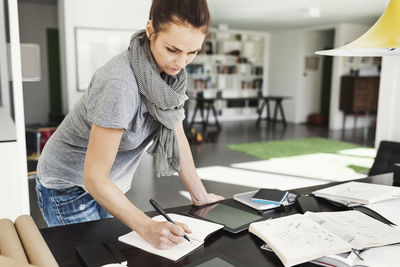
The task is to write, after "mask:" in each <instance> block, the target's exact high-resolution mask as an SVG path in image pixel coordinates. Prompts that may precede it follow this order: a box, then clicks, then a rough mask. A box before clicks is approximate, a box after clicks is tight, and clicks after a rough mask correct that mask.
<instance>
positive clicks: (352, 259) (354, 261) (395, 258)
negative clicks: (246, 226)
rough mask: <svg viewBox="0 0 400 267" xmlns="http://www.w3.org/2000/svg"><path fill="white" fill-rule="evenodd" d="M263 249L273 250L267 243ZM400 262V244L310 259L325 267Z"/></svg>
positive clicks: (363, 266)
mask: <svg viewBox="0 0 400 267" xmlns="http://www.w3.org/2000/svg"><path fill="white" fill-rule="evenodd" d="M261 249H263V250H266V251H272V249H271V248H270V247H268V245H267V244H264V245H262V246H261ZM399 262H400V244H395V245H388V246H382V247H375V248H370V249H365V250H361V251H351V252H345V253H339V254H334V255H327V256H323V257H320V258H317V259H315V260H312V261H310V263H313V264H316V265H319V266H325V267H366V266H375V267H386V266H396V264H398V263H399Z"/></svg>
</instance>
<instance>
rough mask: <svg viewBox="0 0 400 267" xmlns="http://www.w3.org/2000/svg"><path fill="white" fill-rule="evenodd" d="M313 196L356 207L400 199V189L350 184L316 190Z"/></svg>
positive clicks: (356, 183)
mask: <svg viewBox="0 0 400 267" xmlns="http://www.w3.org/2000/svg"><path fill="white" fill-rule="evenodd" d="M312 194H313V195H314V196H317V197H322V198H326V199H328V200H332V201H334V202H338V203H341V204H344V205H346V206H356V205H363V204H366V205H368V204H372V203H376V202H379V201H383V200H389V199H395V198H400V187H394V186H388V185H380V184H370V183H362V182H348V183H343V184H339V185H335V186H331V187H327V188H323V189H320V190H316V191H314V192H312Z"/></svg>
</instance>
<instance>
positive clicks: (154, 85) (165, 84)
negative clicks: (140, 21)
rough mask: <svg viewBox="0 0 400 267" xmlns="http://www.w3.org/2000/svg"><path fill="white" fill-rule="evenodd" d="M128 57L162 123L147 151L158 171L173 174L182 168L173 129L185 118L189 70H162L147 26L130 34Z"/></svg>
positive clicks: (151, 106)
mask: <svg viewBox="0 0 400 267" xmlns="http://www.w3.org/2000/svg"><path fill="white" fill-rule="evenodd" d="M128 59H129V63H130V65H131V67H132V69H133V73H134V74H135V77H136V81H137V83H138V87H139V92H140V93H141V94H142V95H144V96H145V97H146V106H147V109H148V111H149V112H150V114H151V116H153V118H155V119H156V120H157V121H159V122H160V123H161V130H160V132H159V133H158V135H157V136H156V137H155V138H154V142H153V144H152V145H151V146H150V148H149V149H148V150H147V152H148V153H150V154H152V155H153V157H154V160H155V168H156V172H157V175H159V176H164V175H168V176H169V175H172V174H174V173H175V172H179V171H180V157H179V147H178V140H177V138H176V135H175V131H174V130H175V129H176V128H177V127H178V126H179V125H180V124H181V123H182V121H183V119H184V118H185V112H184V109H183V104H184V102H185V100H186V99H187V98H188V97H187V96H186V94H185V92H186V89H187V78H186V71H185V69H182V70H181V71H180V72H179V73H178V74H177V75H176V76H169V75H167V74H165V75H164V73H163V74H160V71H159V70H158V66H157V63H156V62H155V60H154V58H153V55H152V54H151V51H150V42H149V40H148V38H147V36H146V32H145V30H140V31H138V32H136V33H135V34H133V36H132V37H131V41H130V45H129V49H128Z"/></svg>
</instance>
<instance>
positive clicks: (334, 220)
mask: <svg viewBox="0 0 400 267" xmlns="http://www.w3.org/2000/svg"><path fill="white" fill-rule="evenodd" d="M249 232H251V233H253V234H255V235H256V236H258V237H259V238H261V239H262V240H264V241H265V242H266V243H267V245H268V246H269V247H270V248H271V249H272V250H273V251H274V252H275V254H276V255H277V256H278V257H279V259H280V260H281V261H282V263H283V264H284V265H285V266H292V265H295V264H299V263H303V262H307V261H310V260H314V259H317V258H320V257H322V256H326V255H332V254H338V253H343V252H348V251H351V250H352V249H364V248H370V247H377V246H384V245H389V244H395V243H399V242H400V231H399V230H397V229H395V228H393V227H390V226H389V225H386V224H384V223H382V222H380V221H378V220H375V219H373V218H371V217H369V216H368V215H365V214H363V213H361V212H358V211H351V210H350V211H340V212H318V213H313V212H306V213H305V214H304V215H300V214H294V215H290V216H286V217H280V218H277V219H272V220H266V221H262V222H255V223H252V224H250V228H249Z"/></svg>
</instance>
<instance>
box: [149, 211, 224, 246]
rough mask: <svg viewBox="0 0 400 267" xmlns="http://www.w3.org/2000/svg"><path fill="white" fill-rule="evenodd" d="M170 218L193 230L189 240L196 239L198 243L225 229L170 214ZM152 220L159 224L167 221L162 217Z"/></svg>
mask: <svg viewBox="0 0 400 267" xmlns="http://www.w3.org/2000/svg"><path fill="white" fill-rule="evenodd" d="M168 216H169V217H170V218H171V219H172V220H173V221H174V222H180V223H184V224H186V225H187V226H188V227H189V229H190V230H192V233H191V234H187V236H188V237H189V239H196V240H198V241H204V240H205V239H206V237H207V236H208V235H210V234H211V233H214V232H215V231H217V230H219V229H221V228H223V227H224V226H223V225H222V224H218V223H213V222H208V221H204V220H200V219H196V218H192V217H189V216H184V215H179V214H174V213H168ZM152 219H153V220H154V221H157V222H163V221H166V219H165V218H164V217H163V216H161V215H158V216H155V217H153V218H152Z"/></svg>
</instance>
